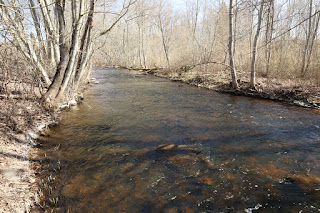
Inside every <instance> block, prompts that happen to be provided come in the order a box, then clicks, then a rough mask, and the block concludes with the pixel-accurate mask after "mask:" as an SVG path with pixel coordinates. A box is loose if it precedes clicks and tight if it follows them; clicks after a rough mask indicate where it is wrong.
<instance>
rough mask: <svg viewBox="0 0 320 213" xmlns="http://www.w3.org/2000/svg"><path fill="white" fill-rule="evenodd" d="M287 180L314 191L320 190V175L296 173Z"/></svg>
mask: <svg viewBox="0 0 320 213" xmlns="http://www.w3.org/2000/svg"><path fill="white" fill-rule="evenodd" d="M287 180H288V181H289V182H291V183H294V184H297V185H299V186H301V187H302V188H306V189H309V190H312V191H314V190H319V187H320V177H318V176H315V175H294V176H291V177H289V178H287Z"/></svg>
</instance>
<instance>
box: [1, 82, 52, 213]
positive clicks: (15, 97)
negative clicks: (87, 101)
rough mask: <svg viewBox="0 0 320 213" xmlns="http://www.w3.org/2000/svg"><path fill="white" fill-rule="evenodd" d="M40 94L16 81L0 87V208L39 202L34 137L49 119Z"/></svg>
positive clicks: (27, 206) (10, 209) (23, 208)
mask: <svg viewBox="0 0 320 213" xmlns="http://www.w3.org/2000/svg"><path fill="white" fill-rule="evenodd" d="M29 89H30V87H29ZM39 97H40V94H39V93H38V92H37V91H36V89H35V90H34V91H33V92H32V93H31V92H30V90H28V86H27V85H21V83H19V82H14V83H12V82H11V83H6V84H5V88H4V87H1V90H0V109H1V112H0V212H28V211H29V210H30V209H32V208H33V206H34V205H36V203H37V202H38V199H39V198H38V195H37V192H38V188H37V184H36V177H35V172H34V170H33V168H34V167H35V166H36V165H38V164H39V163H40V161H39V160H38V159H37V148H36V147H37V142H36V140H35V138H36V137H37V134H38V133H39V130H40V128H43V127H45V124H47V123H49V122H50V121H51V120H52V116H51V115H50V114H49V113H48V112H47V111H46V110H45V109H44V108H43V107H42V106H41V104H40V100H39V99H40V98H39Z"/></svg>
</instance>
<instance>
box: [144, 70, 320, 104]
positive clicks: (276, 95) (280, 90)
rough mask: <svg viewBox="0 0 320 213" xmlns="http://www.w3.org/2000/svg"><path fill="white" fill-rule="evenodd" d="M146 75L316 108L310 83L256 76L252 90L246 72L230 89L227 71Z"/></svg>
mask: <svg viewBox="0 0 320 213" xmlns="http://www.w3.org/2000/svg"><path fill="white" fill-rule="evenodd" d="M141 72H143V73H145V72H148V73H150V74H153V75H155V76H158V77H162V78H167V79H170V80H171V81H179V82H183V83H187V84H190V85H194V86H197V87H203V88H207V89H212V90H215V91H218V92H223V93H230V94H235V95H243V96H250V97H256V98H263V99H270V100H275V101H282V102H287V103H291V104H294V105H297V106H302V107H306V108H315V109H320V87H319V86H317V85H315V83H314V82H310V81H306V80H299V79H276V78H264V77H257V79H256V81H257V86H256V89H255V90H253V89H250V88H249V76H248V74H247V73H244V72H239V73H238V76H239V78H240V79H241V81H239V85H240V86H239V88H238V89H236V90H234V89H232V87H231V83H230V79H231V76H230V74H229V72H228V71H227V70H221V71H215V72H212V71H210V72H204V71H192V70H190V71H187V72H184V71H181V70H177V71H170V72H169V71H167V70H163V69H160V70H154V69H153V70H151V71H141Z"/></svg>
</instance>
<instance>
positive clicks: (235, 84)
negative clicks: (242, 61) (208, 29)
mask: <svg viewBox="0 0 320 213" xmlns="http://www.w3.org/2000/svg"><path fill="white" fill-rule="evenodd" d="M233 45H234V41H233V0H230V2H229V45H228V50H229V61H230V69H231V77H232V87H233V89H237V88H238V81H237V74H236V70H235V66H234V59H233Z"/></svg>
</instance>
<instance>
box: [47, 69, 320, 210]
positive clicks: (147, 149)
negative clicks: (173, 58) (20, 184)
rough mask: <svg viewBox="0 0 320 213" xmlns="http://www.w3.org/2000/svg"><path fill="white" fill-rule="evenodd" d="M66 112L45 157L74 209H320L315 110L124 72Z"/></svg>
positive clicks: (107, 76) (103, 80)
mask: <svg viewBox="0 0 320 213" xmlns="http://www.w3.org/2000/svg"><path fill="white" fill-rule="evenodd" d="M93 75H94V77H96V78H97V80H98V81H99V82H100V84H99V85H94V86H92V87H91V88H90V89H88V91H87V93H86V99H85V100H84V102H83V104H81V105H80V106H78V108H77V109H74V110H72V111H70V112H67V113H64V114H63V120H62V122H61V124H60V125H59V126H58V127H55V128H54V129H52V132H51V137H50V138H44V139H43V140H44V142H43V144H44V145H43V150H42V151H43V152H45V153H47V154H48V156H51V158H52V162H56V163H53V164H52V165H53V167H54V168H53V169H51V173H52V175H53V176H54V177H55V178H56V180H57V181H56V185H55V187H56V188H57V189H56V190H55V192H53V196H54V197H58V198H59V208H56V209H55V210H57V211H68V210H69V211H70V212H177V211H179V212H220V211H222V212H237V211H238V212H244V211H246V212H251V211H253V210H259V211H261V212H298V211H300V210H303V211H318V210H319V209H320V202H319V200H320V178H319V177H320V164H319V163H320V139H319V138H320V129H319V125H320V123H319V113H318V112H317V111H312V110H306V109H302V108H296V107H292V106H286V105H282V104H279V103H275V102H270V101H263V100H254V99H250V98H243V97H235V96H230V95H225V94H219V93H215V92H212V91H208V90H206V89H198V88H195V87H190V86H187V85H182V84H180V83H172V82H169V81H167V80H164V79H160V78H156V77H153V76H143V75H137V74H131V73H130V72H129V71H125V70H114V69H97V70H96V71H95V73H94V74H93Z"/></svg>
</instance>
